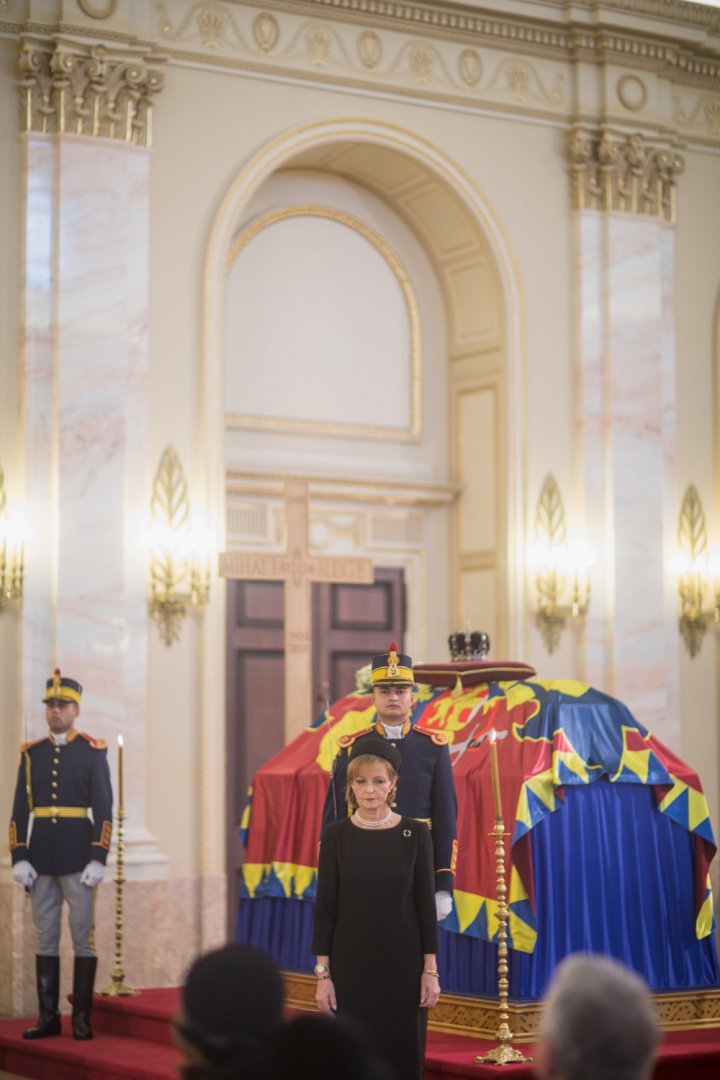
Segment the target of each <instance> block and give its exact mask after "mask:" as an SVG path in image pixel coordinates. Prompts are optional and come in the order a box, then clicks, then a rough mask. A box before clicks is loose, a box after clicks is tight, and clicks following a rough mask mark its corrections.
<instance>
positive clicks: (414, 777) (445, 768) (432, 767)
mask: <svg viewBox="0 0 720 1080" xmlns="http://www.w3.org/2000/svg"><path fill="white" fill-rule="evenodd" d="M371 680H372V692H373V702H374V704H375V709H376V711H377V719H376V721H375V723H374V724H372V726H371V727H368V728H365V729H364V730H363V731H358V732H356V733H355V734H354V735H341V736H340V738H339V740H338V744H339V752H338V754H337V756H336V758H335V761H334V762H333V769H332V775H331V779H330V786H329V788H328V793H327V797H326V799H325V806H324V808H323V818H322V824H323V828H324V827H325V825H327V824H329V823H330V822H332V821H337V820H339V819H340V818H342V817H345V816H346V815H347V813H348V808H347V799H346V794H345V789H346V786H347V766H348V757H349V752H350V748H351V747H352V746H353V745H354V744H357V743H358V742H362V740H363V739H366V738H377V736H378V735H379V736H381V737H382V738H383V739H389V740H390V742H391V743H392V745H393V746H395V747H397V749H398V750H399V751H400V757H401V759H402V769H401V771H400V778H399V780H398V787H397V811H398V813H399V814H405V815H406V816H408V817H414V818H418V819H419V820H420V821H425V822H426V823H427V824H428V825H429V826H430V829H431V832H432V841H433V854H434V861H435V904H436V907H437V917H438V920H440V919H444V918H446V917H447V916H448V915H449V914H450V912H451V910H452V890H453V882H454V879H455V859H456V852H457V840H456V836H457V831H456V822H457V795H456V793H455V782H454V780H453V775H452V766H451V764H450V751H449V748H448V738H447V735H444V734H443V733H442V732H440V731H429V730H425V729H423V728H422V727H418V726H417V725H415V726H413V725H412V724H411V723H410V712H411V710H412V705H413V693H412V692H413V683H414V678H413V670H412V660H411V659H410V657H409V656H406V655H405V654H403V653H398V647H397V644H396V642H394V641H393V642H391V644H390V648H389V650H388V652H387V653H382V654H381V655H379V656H375V657H373V661H372V674H371Z"/></svg>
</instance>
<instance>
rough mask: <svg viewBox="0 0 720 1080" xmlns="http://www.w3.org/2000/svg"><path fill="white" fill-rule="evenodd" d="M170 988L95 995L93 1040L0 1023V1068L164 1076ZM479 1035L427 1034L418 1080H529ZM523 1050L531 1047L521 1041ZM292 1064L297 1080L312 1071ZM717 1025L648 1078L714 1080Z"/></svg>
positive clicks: (88, 1075)
mask: <svg viewBox="0 0 720 1080" xmlns="http://www.w3.org/2000/svg"><path fill="white" fill-rule="evenodd" d="M177 1001H178V991H177V990H144V991H143V993H142V995H141V996H140V997H138V998H100V997H98V998H96V999H95V1009H94V1012H93V1026H94V1029H95V1038H94V1039H93V1041H92V1042H86V1043H81V1042H75V1041H74V1040H73V1039H72V1038H70V1035H69V1032H70V1019H69V1017H65V1018H63V1025H64V1028H65V1030H66V1032H67V1034H66V1035H64V1036H63V1037H62V1038H59V1039H41V1040H39V1041H33V1042H28V1041H26V1040H24V1039H23V1038H22V1037H21V1036H22V1031H23V1029H24V1028H26V1027H27V1026H28V1021H27V1020H2V1021H0V1070H4V1071H5V1072H9V1073H16V1074H17V1075H18V1076H28V1077H33V1078H34V1080H172V1078H174V1077H176V1076H177V1066H178V1064H179V1062H180V1055H179V1054H178V1053H177V1051H176V1050H175V1049H174V1047H173V1045H172V1038H171V1034H170V1025H169V1021H170V1018H171V1017H172V1016H174V1014H175V1012H176V1008H177ZM491 1046H492V1044H491V1043H488V1042H486V1041H484V1040H482V1039H473V1038H470V1037H469V1036H464V1035H445V1034H442V1033H439V1032H430V1034H429V1037H428V1052H427V1058H426V1065H425V1080H445V1078H446V1077H457V1076H466V1077H475V1078H477V1080H498V1078H501V1077H505V1078H507V1080H512V1078H520V1077H522V1078H523V1080H529V1078H530V1077H531V1076H532V1065H505V1066H502V1067H499V1066H495V1065H475V1064H474V1063H473V1058H474V1057H475V1056H476V1055H478V1054H483V1053H485V1052H486V1051H487V1050H488V1049H490V1047H491ZM520 1048H521V1049H522V1051H523V1053H524V1054H527V1055H532V1052H533V1051H532V1047H531V1046H527V1045H522V1046H521V1047H520ZM307 1064H308V1070H307V1072H306V1071H305V1070H304V1069H303V1063H302V1062H298V1078H299V1080H302V1078H303V1077H304V1076H308V1077H311V1076H312V1059H311V1056H310V1055H309V1056H308V1063H307ZM718 1077H720V1028H711V1029H707V1030H704V1031H679V1032H671V1033H669V1034H668V1035H666V1037H665V1041H664V1043H663V1047H662V1051H661V1055H660V1059H659V1061H658V1064H657V1066H656V1069H655V1080H718Z"/></svg>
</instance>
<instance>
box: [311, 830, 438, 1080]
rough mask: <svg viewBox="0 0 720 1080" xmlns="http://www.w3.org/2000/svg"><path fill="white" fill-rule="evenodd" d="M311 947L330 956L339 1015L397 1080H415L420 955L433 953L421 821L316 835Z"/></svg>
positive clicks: (429, 869)
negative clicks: (359, 1030)
mask: <svg viewBox="0 0 720 1080" xmlns="http://www.w3.org/2000/svg"><path fill="white" fill-rule="evenodd" d="M312 950H313V952H314V953H315V954H319V955H321V956H329V957H330V971H331V972H332V978H333V982H334V984H335V992H336V994H337V1003H338V1013H346V1014H347V1015H349V1016H351V1017H352V1018H353V1019H355V1020H358V1021H360V1022H361V1023H362V1024H363V1025H364V1026H365V1027H366V1028H367V1031H368V1033H369V1034H370V1037H371V1038H372V1039H373V1041H374V1047H373V1049H374V1051H375V1053H376V1054H377V1055H378V1056H380V1057H381V1058H383V1059H384V1060H385V1061H386V1062H387V1063H388V1064H389V1065H390V1066H391V1067H392V1068H393V1069H394V1070H395V1075H396V1076H397V1080H422V1075H423V1062H424V1057H425V1030H426V1026H427V1009H421V1008H420V975H421V973H422V970H423V956H424V954H425V953H435V952H437V917H436V912H435V893H434V885H433V853H432V843H431V840H430V832H429V830H428V827H427V825H424V824H423V823H422V822H418V821H415V820H414V819H413V818H406V817H402V818H401V819H400V822H399V823H398V824H397V825H395V826H393V827H392V828H390V829H361V828H358V826H357V825H353V823H352V821H351V820H350V818H346V819H345V820H344V821H339V822H336V823H334V824H332V825H329V826H328V827H327V828H326V829H325V831H324V832H323V834H322V840H321V844H320V857H319V862H318V886H317V901H316V905H315V926H314V933H313V944H312Z"/></svg>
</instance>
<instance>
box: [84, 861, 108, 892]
mask: <svg viewBox="0 0 720 1080" xmlns="http://www.w3.org/2000/svg"><path fill="white" fill-rule="evenodd" d="M104 877H105V867H104V866H103V864H102V863H101V862H98V861H97V859H91V860H90V862H89V863H88V864H87V866H86V867H85V869H84V870H83V872H82V874H81V875H80V884H81V885H88V886H89V887H90V888H91V889H94V888H95V886H96V885H99V884H100V882H101V881H102V879H103V878H104Z"/></svg>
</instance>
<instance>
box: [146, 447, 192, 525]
mask: <svg viewBox="0 0 720 1080" xmlns="http://www.w3.org/2000/svg"><path fill="white" fill-rule="evenodd" d="M150 513H151V514H152V516H153V518H154V519H155V520H156V521H160V522H162V524H163V525H166V526H167V527H168V528H169V529H172V530H173V531H174V532H177V531H179V530H180V529H181V528H182V527H183V526H184V525H185V524H187V521H188V519H189V517H190V501H189V499H188V486H187V480H186V479H185V473H184V471H183V467H182V465H181V463H180V458H179V457H178V455H177V451H176V450H175V449H174V448H173V447H172V446H168V447H167V449H166V450H165V451H164V452H163V455H162V457H161V458H160V464H159V465H158V468H157V472H156V473H155V479H154V481H153V493H152V498H151V500H150Z"/></svg>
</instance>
